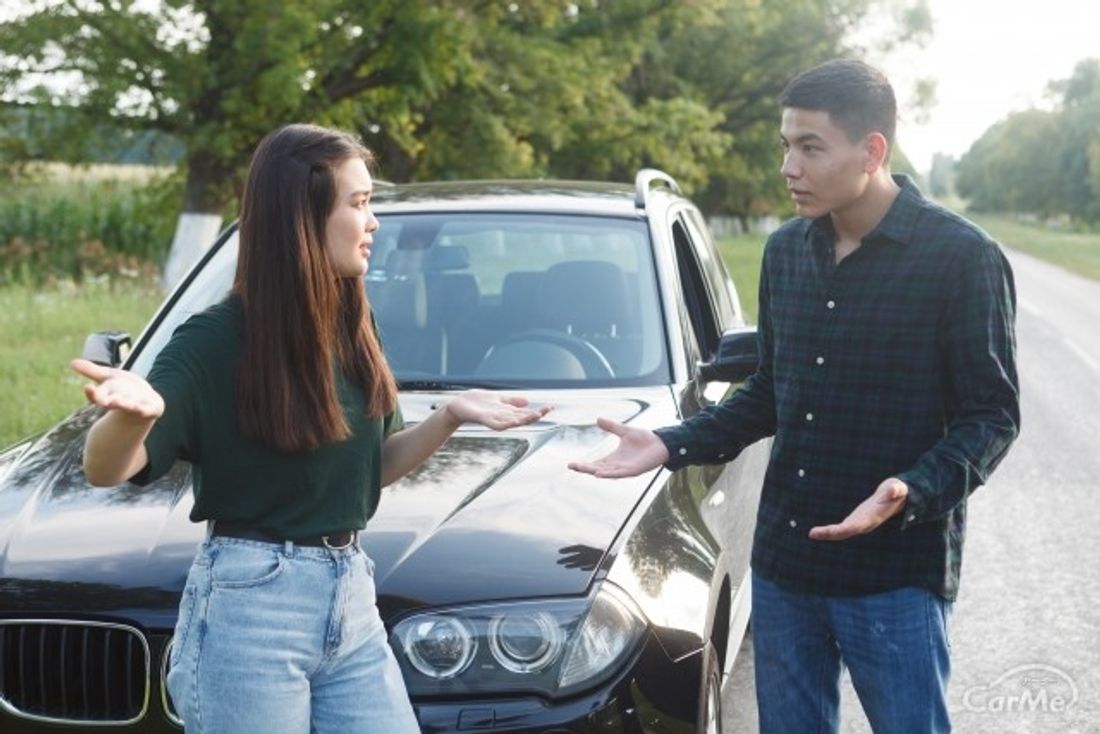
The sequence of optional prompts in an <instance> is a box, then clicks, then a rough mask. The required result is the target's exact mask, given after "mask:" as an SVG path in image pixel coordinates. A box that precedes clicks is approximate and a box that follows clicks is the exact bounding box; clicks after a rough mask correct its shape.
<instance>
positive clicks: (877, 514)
mask: <svg viewBox="0 0 1100 734" xmlns="http://www.w3.org/2000/svg"><path fill="white" fill-rule="evenodd" d="M779 102H780V104H781V106H782V108H783V116H782V124H781V126H780V141H781V143H782V146H783V166H782V168H781V169H780V172H781V173H782V175H783V177H784V178H785V179H786V181H787V188H788V189H789V190H790V192H791V198H792V199H793V200H794V203H795V208H796V210H797V212H798V215H799V217H798V218H796V219H793V220H791V221H790V222H788V223H786V224H785V225H784V226H783V227H781V228H780V229H779V230H778V231H776V232H775V233H774V234H773V235H772V236H771V238H770V239H769V240H768V244H767V247H766V248H765V252H764V261H763V268H762V272H761V281H760V323H759V340H760V365H759V367H758V369H757V372H756V374H755V375H753V376H752V377H751V378H750V379H749V380H747V381H746V382H745V384H744V386H742V387H741V389H739V390H738V391H737V392H736V393H735V394H734V395H733V396H731V397H730V398H729V399H728V400H727V401H725V402H724V403H722V404H720V405H718V406H715V407H713V408H710V409H707V410H705V411H703V412H701V413H700V414H698V415H695V416H693V417H692V418H690V419H689V420H686V421H685V422H684V423H682V424H681V425H679V426H675V427H671V428H664V429H660V430H658V431H656V432H650V431H643V430H640V429H636V428H630V427H627V426H623V425H621V424H616V423H613V422H611V421H603V422H602V423H601V425H603V427H604V428H605V429H607V430H609V431H611V432H612V433H615V434H617V435H619V436H620V443H619V445H618V447H617V448H616V449H615V450H614V451H613V452H612V453H610V454H608V455H607V456H605V457H603V458H602V459H599V460H598V461H595V462H593V463H577V464H574V465H573V468H575V469H577V470H578V471H584V472H589V473H592V474H595V475H597V476H608V477H615V476H630V475H634V474H638V473H641V472H644V471H648V470H651V469H653V468H655V467H657V466H659V465H661V464H665V465H666V466H667V467H668V468H669V469H677V468H680V467H682V466H686V465H688V464H705V463H717V462H719V458H718V457H719V456H722V455H725V456H726V457H727V458H726V459H725V460H728V459H729V457H732V456H735V455H736V452H739V451H740V450H742V449H744V448H745V447H747V446H749V445H750V444H752V443H753V442H755V441H757V440H759V439H761V438H764V437H766V436H772V435H774V436H775V442H774V446H773V449H772V456H771V462H770V464H769V466H768V472H767V475H766V478H765V480H764V489H763V492H762V495H761V500H760V510H759V515H758V517H757V527H756V535H755V540H754V544H753V553H752V567H753V589H752V591H753V646H754V653H755V665H756V671H755V672H756V691H757V701H758V705H759V712H760V729H761V731H762V732H764V733H765V734H771V733H773V732H774V733H776V734H784V733H786V732H819V731H822V732H823V731H831V732H835V731H837V727H838V725H839V721H838V699H839V691H838V681H839V676H840V671H841V666H842V665H846V666H847V667H848V668H849V670H850V672H851V677H852V683H853V684H854V686H855V689H856V692H857V693H858V694H859V698H860V701H861V703H862V704H863V709H864V711H865V712H866V714H867V717H868V719H869V720H870V722H871V725H872V727H873V728H874V730H875V731H876V732H943V731H948V730H949V729H950V721H949V717H948V712H947V698H946V688H947V680H948V674H949V667H950V666H949V659H948V649H949V643H948V639H947V622H948V616H949V613H950V609H951V603H952V602H953V601H954V599H955V597H956V594H957V592H958V585H959V569H960V561H961V553H962V545H963V536H964V530H965V517H966V498H967V497H968V496H969V494H970V493H971V492H972V491H973V490H974V489H976V488H977V487H978V486H980V485H981V484H982V483H984V482H985V481H986V480H987V478H988V477H989V474H990V472H992V471H993V469H994V467H995V466H996V465H997V464H998V462H1000V460H1001V459H1002V458H1003V457H1004V455H1005V453H1006V452H1007V450H1008V448H1009V445H1010V444H1011V443H1012V441H1013V440H1014V438H1015V437H1016V435H1017V432H1018V430H1019V423H1020V420H1019V391H1018V381H1017V377H1016V363H1015V333H1014V318H1015V300H1016V297H1015V287H1014V284H1013V278H1012V271H1011V269H1010V268H1009V265H1008V262H1007V261H1006V260H1005V257H1004V255H1003V254H1002V253H1001V251H1000V249H999V248H998V246H997V244H996V243H995V242H993V241H992V240H990V239H989V237H988V236H987V235H986V234H985V233H983V232H982V231H981V230H980V229H978V228H977V227H975V226H974V225H972V224H971V223H969V222H968V221H966V220H965V219H963V218H962V217H959V216H957V215H955V214H953V213H951V212H949V211H947V210H945V209H943V208H941V207H939V206H937V205H935V204H933V203H931V202H929V201H928V200H926V199H925V198H924V197H923V196H921V194H920V192H919V191H918V190H917V189H916V187H915V186H914V185H913V183H912V182H911V181H910V180H909V179H908V178H906V177H904V176H892V175H891V174H890V171H889V159H890V151H891V148H892V147H893V144H894V130H895V122H896V117H897V113H896V102H895V99H894V92H893V89H892V88H891V87H890V84H889V82H888V81H887V80H886V78H885V77H884V76H883V75H882V74H881V73H879V72H878V71H876V70H875V69H873V68H871V67H869V66H867V65H866V64H864V63H861V62H858V61H850V60H842V61H833V62H830V63H827V64H824V65H822V66H819V67H817V68H814V69H811V70H810V71H807V72H805V73H803V74H801V75H800V76H798V77H796V78H795V79H794V80H793V81H791V82H790V84H789V85H788V86H787V88H786V89H785V90H784V91H783V93H782V94H781V95H780V97H779Z"/></svg>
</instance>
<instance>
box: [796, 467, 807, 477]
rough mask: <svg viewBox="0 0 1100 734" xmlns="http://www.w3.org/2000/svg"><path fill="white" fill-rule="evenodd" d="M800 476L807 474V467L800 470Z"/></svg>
mask: <svg viewBox="0 0 1100 734" xmlns="http://www.w3.org/2000/svg"><path fill="white" fill-rule="evenodd" d="M798 476H800V477H804V476H806V470H805V469H799V470H798Z"/></svg>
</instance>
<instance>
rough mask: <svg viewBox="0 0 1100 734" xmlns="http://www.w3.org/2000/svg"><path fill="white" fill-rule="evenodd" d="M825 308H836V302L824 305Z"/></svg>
mask: <svg viewBox="0 0 1100 734" xmlns="http://www.w3.org/2000/svg"><path fill="white" fill-rule="evenodd" d="M825 308H836V301H829V302H827V303H826V304H825Z"/></svg>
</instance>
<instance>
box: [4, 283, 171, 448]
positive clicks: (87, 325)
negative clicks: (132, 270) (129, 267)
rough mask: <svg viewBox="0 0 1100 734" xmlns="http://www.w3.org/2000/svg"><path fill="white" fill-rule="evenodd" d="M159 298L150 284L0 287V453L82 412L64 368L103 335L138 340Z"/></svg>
mask: <svg viewBox="0 0 1100 734" xmlns="http://www.w3.org/2000/svg"><path fill="white" fill-rule="evenodd" d="M162 298H163V294H162V293H161V292H160V291H159V289H158V288H157V287H156V286H154V285H151V284H134V283H131V284H128V285H126V286H123V285H121V284H117V283H116V284H115V285H114V286H113V287H112V286H109V285H108V284H106V283H102V282H85V283H84V284H83V285H81V286H79V287H77V286H74V285H72V284H71V283H65V282H63V283H62V284H60V285H57V286H53V287H50V288H45V289H34V288H31V287H29V286H23V285H10V286H5V287H3V288H0V313H2V314H3V315H4V318H3V319H2V320H0V448H3V447H6V446H9V445H10V444H13V443H15V442H16V441H17V440H19V439H21V438H24V437H26V436H29V435H31V434H34V433H38V432H40V431H42V430H45V429H46V428H48V427H49V426H50V425H52V424H53V423H54V422H56V421H57V420H59V419H60V418H61V417H63V416H64V415H67V414H68V413H70V412H71V411H73V410H75V409H76V408H78V407H80V406H81V405H83V403H84V394H83V392H82V391H81V385H82V384H83V381H82V379H81V378H80V377H78V376H77V375H76V374H75V373H72V372H70V371H69V369H68V364H69V360H70V359H72V358H73V357H78V356H80V353H81V350H82V349H83V347H84V339H85V338H86V337H87V336H88V334H91V333H92V332H93V331H101V330H106V329H119V330H122V331H128V332H129V333H130V335H131V336H132V337H133V338H134V339H136V338H137V336H138V333H139V331H140V329H141V328H142V326H144V324H145V322H147V321H148V320H149V318H150V317H151V316H152V315H153V311H154V310H155V309H156V307H157V305H158V304H159V303H160V301H161V300H162Z"/></svg>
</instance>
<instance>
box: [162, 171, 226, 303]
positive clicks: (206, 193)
mask: <svg viewBox="0 0 1100 734" xmlns="http://www.w3.org/2000/svg"><path fill="white" fill-rule="evenodd" d="M232 180H233V171H232V170H231V169H230V168H229V167H227V166H225V165H223V164H221V163H220V162H218V161H217V160H215V159H214V158H213V157H212V156H210V155H209V154H205V153H203V152H201V151H197V152H195V153H192V154H189V155H188V157H187V184H186V186H185V188H184V199H183V211H182V212H181V213H180V217H179V220H177V222H176V234H175V236H174V237H173V238H172V249H171V251H170V252H169V253H168V261H167V262H166V263H165V265H164V280H163V285H164V288H165V290H167V291H171V290H172V289H173V288H175V287H176V286H177V285H178V284H179V282H180V281H181V280H183V278H184V276H185V275H187V273H188V271H190V270H191V268H192V266H194V264H195V263H197V262H198V261H199V259H200V258H201V257H202V255H203V253H205V252H206V251H207V250H208V249H210V246H211V245H213V244H214V240H215V239H216V238H217V236H218V232H219V230H220V229H221V225H222V216H223V215H224V212H225V207H226V204H227V202H228V200H229V198H230V196H231V193H230V192H231V191H232V184H231V183H230V182H231V181H232Z"/></svg>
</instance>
